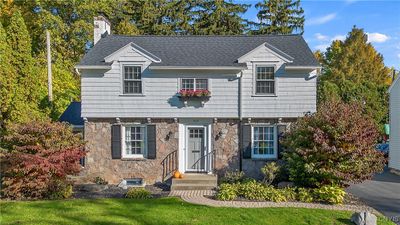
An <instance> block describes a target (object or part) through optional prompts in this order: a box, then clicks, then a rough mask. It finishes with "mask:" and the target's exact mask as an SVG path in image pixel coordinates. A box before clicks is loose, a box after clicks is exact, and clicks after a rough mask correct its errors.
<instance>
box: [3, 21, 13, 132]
mask: <svg viewBox="0 0 400 225" xmlns="http://www.w3.org/2000/svg"><path fill="white" fill-rule="evenodd" d="M11 52H12V50H11V48H10V46H9V45H8V43H7V37H6V31H5V30H4V28H3V25H2V24H1V23H0V62H1V67H0V131H1V130H3V129H4V125H5V122H7V121H8V120H9V117H10V109H11V103H12V99H13V96H14V91H15V87H16V81H17V80H16V76H15V75H16V74H15V71H14V69H13V67H12V65H11V61H10V60H11V54H12V53H11Z"/></svg>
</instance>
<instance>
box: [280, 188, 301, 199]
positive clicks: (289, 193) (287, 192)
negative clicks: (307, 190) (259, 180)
mask: <svg viewBox="0 0 400 225" xmlns="http://www.w3.org/2000/svg"><path fill="white" fill-rule="evenodd" d="M277 190H278V191H279V193H280V195H282V196H283V198H284V199H285V201H295V200H296V199H297V193H296V189H295V188H289V187H286V188H282V189H277Z"/></svg>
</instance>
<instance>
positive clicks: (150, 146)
mask: <svg viewBox="0 0 400 225" xmlns="http://www.w3.org/2000/svg"><path fill="white" fill-rule="evenodd" d="M156 151H157V146H156V125H155V124H150V125H147V158H148V159H155V158H156Z"/></svg>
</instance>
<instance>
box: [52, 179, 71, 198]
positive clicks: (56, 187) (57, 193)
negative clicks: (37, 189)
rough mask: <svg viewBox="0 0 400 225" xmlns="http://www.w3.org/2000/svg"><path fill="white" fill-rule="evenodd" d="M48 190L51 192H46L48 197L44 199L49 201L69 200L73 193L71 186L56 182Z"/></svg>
mask: <svg viewBox="0 0 400 225" xmlns="http://www.w3.org/2000/svg"><path fill="white" fill-rule="evenodd" d="M49 190H51V191H49V192H48V194H49V196H46V197H47V198H50V199H64V198H70V197H71V196H72V194H73V193H74V192H73V190H72V185H71V184H67V183H65V182H57V181H56V182H53V184H51V185H50V187H49Z"/></svg>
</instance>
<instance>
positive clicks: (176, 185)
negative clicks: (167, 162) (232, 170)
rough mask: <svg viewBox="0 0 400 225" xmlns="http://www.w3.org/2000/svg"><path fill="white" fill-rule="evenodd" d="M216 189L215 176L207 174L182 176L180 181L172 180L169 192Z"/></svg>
mask: <svg viewBox="0 0 400 225" xmlns="http://www.w3.org/2000/svg"><path fill="white" fill-rule="evenodd" d="M216 187H217V176H216V175H208V174H184V175H183V178H182V179H176V178H173V179H172V184H171V191H177V190H212V189H215V188H216Z"/></svg>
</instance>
